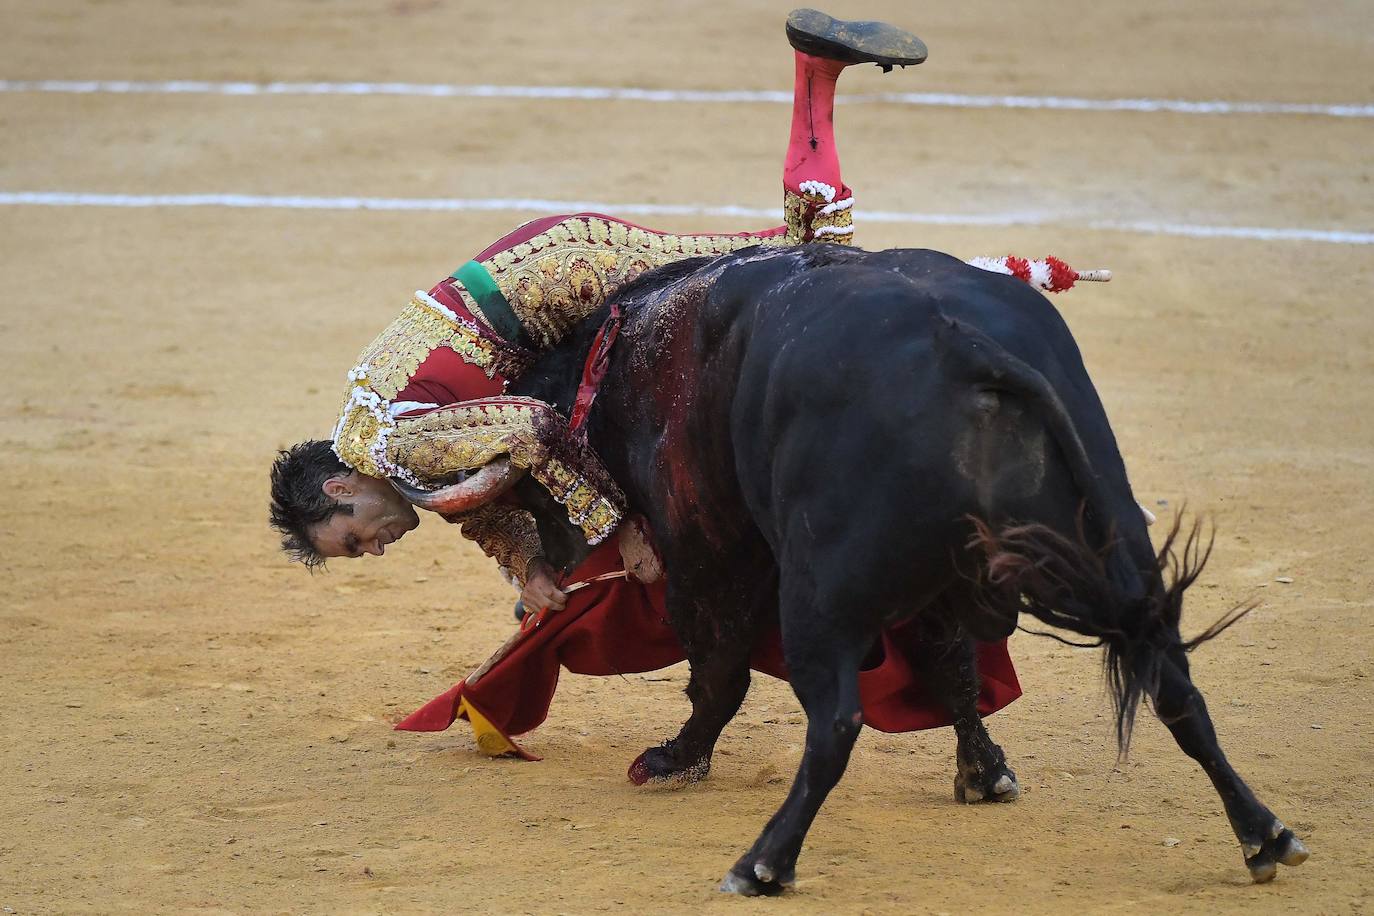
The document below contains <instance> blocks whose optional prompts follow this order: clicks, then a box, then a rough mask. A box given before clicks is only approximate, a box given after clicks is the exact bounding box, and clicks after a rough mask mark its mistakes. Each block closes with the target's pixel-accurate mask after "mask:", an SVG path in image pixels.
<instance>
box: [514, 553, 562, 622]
mask: <svg viewBox="0 0 1374 916" xmlns="http://www.w3.org/2000/svg"><path fill="white" fill-rule="evenodd" d="M520 600H521V601H523V602H524V603H525V607H526V609H527V610H529V611H531V612H534V611H538V610H540V609H542V608H550V609H552V610H555V611H561V610H563V608H565V607H567V604H568V593H567V592H564V591H562V590H560V589H559V587H558V575H557V573H556V572H555V571H554V568H553V567H552V566H550V565H549V561H548V560H545V559H544V558H543V557H535V558H534V559H533V560H530V562H529V566H527V567H526V568H525V587H524V588H523V589H521V590H520Z"/></svg>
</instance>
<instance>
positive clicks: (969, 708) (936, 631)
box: [912, 609, 1021, 804]
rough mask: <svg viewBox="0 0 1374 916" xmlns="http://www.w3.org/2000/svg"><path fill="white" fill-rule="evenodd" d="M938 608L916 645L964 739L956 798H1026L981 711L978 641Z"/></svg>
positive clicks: (925, 621)
mask: <svg viewBox="0 0 1374 916" xmlns="http://www.w3.org/2000/svg"><path fill="white" fill-rule="evenodd" d="M932 610H936V613H935V614H930V615H927V616H926V617H925V618H924V619H923V620H922V622H921V624H920V626H919V627H918V628H917V636H918V642H917V643H916V645H914V646H913V647H912V648H913V649H914V650H915V654H916V656H917V657H918V658H919V659H920V660H921V661H922V662H923V666H922V669H921V674H922V676H923V677H924V678H925V679H926V683H927V684H928V686H929V687H930V689H931V691H932V693H934V694H935V695H936V696H938V697H939V698H940V700H941V702H943V703H944V704H945V707H946V708H947V709H948V710H949V713H950V717H951V718H953V720H954V734H955V735H956V736H957V737H958V741H959V746H958V750H957V752H956V766H957V772H956V773H955V776H954V797H955V798H956V799H957V800H958V801H961V802H963V803H965V804H974V803H975V802H982V801H995V802H1009V801H1015V800H1016V799H1017V798H1019V797H1020V796H1021V786H1020V784H1019V783H1017V781H1016V774H1015V773H1014V772H1012V769H1011V767H1009V766H1007V758H1006V755H1005V754H1003V753H1002V748H1000V747H999V746H998V745H997V743H996V742H995V741H993V740H992V736H991V735H989V734H988V730H987V727H986V726H984V724H983V719H982V717H981V716H979V715H978V693H979V689H980V687H981V683H980V681H979V678H978V657H977V652H976V649H975V644H974V641H973V639H972V638H971V637H970V636H968V634H967V633H965V632H964V631H963V630H962V629H961V628H959V627H958V626H957V625H948V624H942V623H941V622H940V620H941V618H940V617H939V615H938V609H932Z"/></svg>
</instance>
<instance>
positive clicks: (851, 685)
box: [720, 577, 875, 896]
mask: <svg viewBox="0 0 1374 916" xmlns="http://www.w3.org/2000/svg"><path fill="white" fill-rule="evenodd" d="M807 579H808V581H807V586H806V590H808V591H809V590H811V589H813V588H814V586H813V585H812V583H811V582H810V581H809V577H807ZM798 591H800V589H795V590H789V589H788V588H786V587H784V590H783V596H782V601H783V609H784V612H783V613H784V617H783V652H784V654H785V656H786V659H787V668H788V674H789V677H790V679H791V682H792V689H793V690H794V691H795V692H796V694H797V698H798V699H800V700H801V704H802V707H803V708H804V709H805V710H806V723H807V724H806V749H805V750H804V751H803V752H802V760H801V767H800V768H799V769H798V770H797V776H796V779H795V780H794V781H793V783H792V789H791V791H789V792H788V793H787V799H786V800H785V801H784V802H783V804H782V807H781V808H779V809H778V812H777V813H776V814H774V815H773V817H772V819H771V820H769V821H768V824H767V825H766V826H765V827H764V828H763V833H762V834H761V835H760V836H759V838H758V840H757V841H755V843H754V845H753V846H752V847H751V848H750V850H749V851H748V852H747V853H745V854H744V855H743V856H742V857H741V858H740V859H739V861H738V862H736V863H735V865H734V867H733V868H732V869H730V871H729V872H728V873H726V875H725V880H724V881H722V882H721V885H720V889H721V890H723V891H728V892H730V893H735V894H744V895H746V896H757V895H760V894H768V895H772V894H778V893H781V892H782V890H783V888H785V887H786V886H788V885H790V884H791V883H792V882H793V880H794V879H795V876H796V867H797V856H798V854H800V852H801V846H802V841H803V840H804V839H805V838H806V832H807V830H808V829H810V827H811V822H812V821H813V820H814V819H815V817H816V812H817V811H819V810H820V807H821V804H822V803H823V802H824V801H825V798H826V796H827V795H829V794H830V790H831V789H832V788H834V787H835V784H836V783H837V782H839V781H840V777H841V776H843V775H844V770H845V767H846V766H847V765H848V763H849V754H850V751H852V750H853V748H854V741H855V739H856V738H857V737H858V735H859V730H860V729H861V728H862V727H863V712H862V710H861V708H860V705H859V665H860V663H861V662H862V660H863V657H864V655H865V654H866V653H867V651H868V649H869V647H870V645H871V644H872V642H873V637H874V635H875V631H872V630H868V629H866V628H865V627H863V626H862V625H861V624H860V622H859V621H858V620H856V619H852V618H851V619H848V620H846V619H843V617H842V616H841V615H839V614H834V615H831V614H825V613H824V612H823V611H822V610H821V609H820V608H819V607H817V606H816V605H815V604H813V603H811V602H810V601H809V600H807V599H805V598H804V597H803V596H802V595H800V594H797V592H798ZM789 592H790V593H789Z"/></svg>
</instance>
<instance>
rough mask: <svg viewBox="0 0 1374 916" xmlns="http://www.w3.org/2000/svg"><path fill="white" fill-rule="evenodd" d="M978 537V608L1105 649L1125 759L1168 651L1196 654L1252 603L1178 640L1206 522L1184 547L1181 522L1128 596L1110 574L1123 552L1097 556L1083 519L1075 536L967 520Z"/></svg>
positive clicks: (1112, 543) (974, 544)
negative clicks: (1136, 591)
mask: <svg viewBox="0 0 1374 916" xmlns="http://www.w3.org/2000/svg"><path fill="white" fill-rule="evenodd" d="M969 521H970V522H971V523H972V524H973V528H974V534H973V537H972V538H971V539H970V540H969V542H968V547H969V549H971V550H975V551H980V552H981V554H982V556H983V559H984V562H983V563H982V564H980V568H979V571H978V574H977V576H976V578H975V580H974V584H975V595H976V599H975V600H976V601H977V603H978V605H979V609H980V610H981V611H982V612H983V613H987V614H994V615H997V616H1002V617H1004V618H1005V616H1006V615H1007V614H1008V612H1009V611H1016V610H1025V611H1028V612H1030V613H1031V614H1033V615H1034V616H1035V617H1037V618H1038V619H1040V620H1042V621H1044V622H1045V623H1047V624H1049V625H1050V626H1053V627H1058V628H1060V629H1065V630H1070V631H1072V632H1075V633H1081V634H1082V635H1084V636H1087V637H1089V638H1090V639H1093V640H1095V641H1094V642H1091V643H1087V644H1084V643H1077V642H1072V641H1070V640H1067V639H1064V638H1062V637H1060V636H1056V635H1055V634H1053V633H1043V632H1039V631H1033V630H1028V631H1027V632H1031V633H1035V635H1038V636H1049V637H1050V638H1052V639H1057V640H1059V641H1060V642H1063V643H1067V644H1069V645H1074V646H1084V645H1086V646H1088V647H1098V646H1101V647H1103V648H1104V649H1105V655H1104V656H1103V660H1102V664H1103V670H1104V673H1105V674H1106V678H1107V686H1108V688H1109V689H1110V691H1111V696H1112V708H1113V711H1114V712H1115V714H1116V741H1117V750H1118V752H1119V753H1120V754H1121V755H1123V756H1124V755H1125V753H1126V750H1127V748H1128V747H1129V746H1130V743H1131V731H1132V729H1133V728H1134V726H1135V715H1136V711H1137V710H1138V709H1139V707H1140V698H1141V697H1142V696H1145V695H1148V696H1150V697H1151V699H1153V698H1154V697H1155V696H1156V695H1157V692H1158V690H1159V677H1160V669H1161V667H1162V666H1163V664H1164V662H1165V653H1166V652H1168V651H1169V650H1171V649H1182V650H1183V651H1185V652H1191V651H1192V650H1193V649H1195V648H1197V647H1198V646H1200V645H1201V644H1202V643H1204V642H1207V641H1208V640H1209V639H1212V638H1214V637H1216V636H1218V635H1219V634H1221V633H1222V632H1223V631H1224V630H1226V629H1227V628H1228V627H1230V626H1231V625H1232V624H1234V623H1236V622H1237V621H1238V620H1240V619H1241V618H1242V617H1244V616H1245V615H1246V614H1248V613H1249V612H1250V611H1251V610H1253V609H1254V608H1255V606H1256V605H1255V603H1253V602H1252V603H1247V604H1241V605H1237V606H1236V607H1234V608H1232V609H1231V610H1229V611H1227V612H1226V613H1225V614H1223V615H1222V616H1221V617H1219V618H1218V619H1217V620H1216V622H1214V623H1213V624H1212V625H1211V626H1209V627H1207V629H1205V630H1203V631H1202V632H1201V633H1199V634H1198V635H1197V636H1194V637H1193V638H1192V639H1188V640H1184V639H1183V638H1182V637H1181V636H1180V635H1179V620H1180V618H1181V617H1182V613H1183V592H1184V591H1185V590H1186V589H1187V588H1188V586H1190V585H1192V584H1193V582H1194V581H1196V580H1197V577H1198V576H1199V575H1200V574H1201V573H1202V570H1203V567H1204V566H1206V565H1207V560H1208V558H1209V557H1210V556H1211V554H1212V545H1213V543H1214V541H1215V539H1216V534H1215V530H1213V532H1212V534H1211V535H1210V536H1209V537H1208V538H1207V541H1206V544H1205V546H1204V544H1203V541H1202V523H1201V522H1200V521H1194V522H1193V524H1192V526H1191V528H1190V529H1189V531H1188V533H1187V536H1186V537H1185V538H1184V539H1183V542H1182V544H1181V545H1179V535H1180V533H1181V531H1182V526H1183V516H1182V513H1180V514H1179V516H1178V517H1177V518H1175V520H1174V524H1173V527H1172V528H1171V529H1170V531H1169V534H1168V536H1167V537H1166V538H1165V539H1164V543H1163V545H1162V546H1161V547H1160V549H1159V552H1158V554H1157V556H1156V563H1155V567H1154V568H1153V569H1145V570H1141V571H1140V572H1141V576H1142V578H1143V580H1144V582H1145V592H1144V594H1143V595H1141V596H1131V595H1128V594H1125V593H1124V592H1123V591H1122V589H1121V587H1120V586H1119V585H1117V584H1115V583H1114V582H1113V581H1112V578H1111V577H1110V576H1109V574H1108V564H1109V562H1110V560H1111V556H1112V553H1113V551H1114V550H1115V549H1117V547H1118V546H1119V545H1118V544H1117V542H1116V540H1115V538H1114V537H1109V538H1108V542H1107V544H1106V546H1104V547H1102V548H1100V549H1094V548H1093V547H1091V546H1090V545H1089V543H1088V539H1087V537H1086V536H1085V531H1084V524H1083V514H1082V513H1081V512H1080V513H1079V523H1078V532H1077V537H1075V538H1069V537H1065V536H1064V535H1062V534H1060V533H1059V532H1057V531H1054V530H1052V529H1050V528H1048V527H1046V526H1044V525H1038V524H1015V523H1013V524H1008V525H1002V526H999V527H997V528H993V527H992V526H991V525H989V524H988V523H986V522H984V521H983V520H982V519H978V518H974V517H972V516H970V518H969Z"/></svg>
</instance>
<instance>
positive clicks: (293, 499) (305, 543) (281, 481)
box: [271, 439, 353, 569]
mask: <svg viewBox="0 0 1374 916" xmlns="http://www.w3.org/2000/svg"><path fill="white" fill-rule="evenodd" d="M351 470H352V468H350V467H349V466H348V465H346V464H344V463H343V462H342V461H340V460H339V456H338V455H336V454H334V443H333V442H329V441H328V440H323V439H312V440H311V441H309V442H301V443H298V444H296V445H293V446H291V447H290V448H289V449H286V450H284V451H281V452H278V453H277V460H276V461H274V462H272V516H271V521H272V527H273V528H275V529H276V530H277V532H278V533H280V534H281V536H282V537H281V549H282V550H285V551H286V552H287V553H289V554H290V555H291V559H293V560H299V561H300V562H302V563H304V564H305V565H306V567H307V568H308V569H314V568H315V567H316V566H323V565H324V560H325V558H324V557H322V556H320V552H319V551H318V550H316V549H315V544H314V542H313V541H311V540H310V529H311V528H312V527H314V526H315V525H318V524H319V523H320V522H326V521H328V520H329V519H330V518H332V517H333V515H334V513H335V512H343V513H344V514H346V515H352V514H353V507H352V506H348V505H344V504H343V503H341V502H339V501H338V500H336V499H334V498H332V497H329V496H326V495H325V493H324V490H323V487H324V482H325V481H326V480H328V479H329V478H331V477H338V476H340V475H341V474H348V473H349V472H350V471H351Z"/></svg>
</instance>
